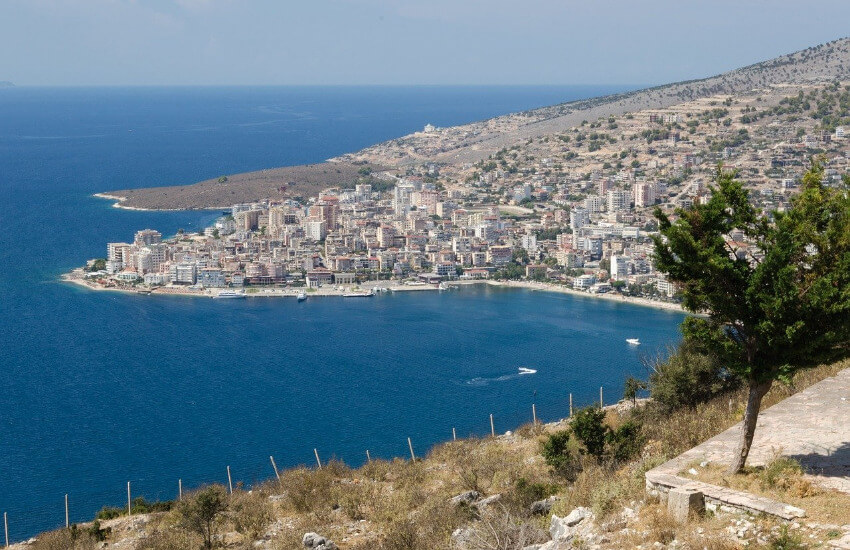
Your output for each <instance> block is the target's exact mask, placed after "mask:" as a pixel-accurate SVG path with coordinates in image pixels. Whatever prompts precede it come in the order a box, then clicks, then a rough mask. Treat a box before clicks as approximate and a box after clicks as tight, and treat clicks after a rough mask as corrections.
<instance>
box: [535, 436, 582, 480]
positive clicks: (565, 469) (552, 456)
mask: <svg viewBox="0 0 850 550" xmlns="http://www.w3.org/2000/svg"><path fill="white" fill-rule="evenodd" d="M540 454H542V455H543V459H544V460H545V461H546V464H548V465H549V466H551V467H552V468H553V469H554V470H555V472H556V473H557V474H559V475H561V476H564V477H566V478H567V479H573V478H574V477H575V474H576V473H577V472H578V470H580V464H579V460H578V457H577V456H576V453H575V451H574V449H573V448H572V445H570V432H569V430H561V431H559V432H555V433H553V434H552V435H550V436H549V437H547V438H546V439H545V440H544V441H543V442H542V443H541V444H540Z"/></svg>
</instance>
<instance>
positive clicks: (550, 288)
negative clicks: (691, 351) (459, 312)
mask: <svg viewBox="0 0 850 550" xmlns="http://www.w3.org/2000/svg"><path fill="white" fill-rule="evenodd" d="M446 284H448V285H450V286H463V285H471V284H487V285H490V286H499V287H506V288H524V289H527V290H536V291H539V292H557V293H560V294H570V295H572V296H582V297H584V298H593V299H601V300H608V301H610V302H617V303H622V304H631V305H636V306H643V307H653V308H656V309H664V310H667V311H676V312H679V313H687V312H686V311H685V310H684V309H683V308H682V306H681V305H679V304H675V303H672V302H662V301H660V300H649V299H647V298H638V297H635V296H623V295H622V294H591V293H589V292H582V291H580V290H575V289H572V288H569V287H566V286H562V285H555V284H550V283H540V282H537V281H495V280H489V279H486V280H476V281H449V282H447V283H446Z"/></svg>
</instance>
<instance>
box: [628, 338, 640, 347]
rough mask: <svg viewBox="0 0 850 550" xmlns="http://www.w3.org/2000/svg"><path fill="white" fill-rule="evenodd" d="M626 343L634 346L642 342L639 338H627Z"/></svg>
mask: <svg viewBox="0 0 850 550" xmlns="http://www.w3.org/2000/svg"><path fill="white" fill-rule="evenodd" d="M626 342H628V343H629V344H630V345H632V346H639V345H640V340H638V339H637V338H626Z"/></svg>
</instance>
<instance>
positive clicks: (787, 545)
mask: <svg viewBox="0 0 850 550" xmlns="http://www.w3.org/2000/svg"><path fill="white" fill-rule="evenodd" d="M768 548H770V550H805V549H806V548H807V547H806V545H805V544H803V539H802V538H801V537H800V535H798V534H797V533H792V532H790V531H789V530H788V526H787V525H783V526H782V527H780V529H779V533H778V534H777V535H775V536H773V537H772V538H771V539H770V546H769V547H768Z"/></svg>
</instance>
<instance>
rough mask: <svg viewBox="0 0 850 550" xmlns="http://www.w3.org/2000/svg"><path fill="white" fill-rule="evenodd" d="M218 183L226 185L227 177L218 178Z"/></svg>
mask: <svg viewBox="0 0 850 550" xmlns="http://www.w3.org/2000/svg"><path fill="white" fill-rule="evenodd" d="M218 182H219V183H227V176H221V177H220V178H218Z"/></svg>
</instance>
